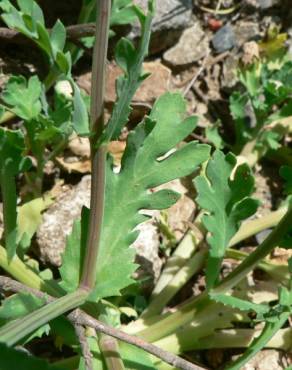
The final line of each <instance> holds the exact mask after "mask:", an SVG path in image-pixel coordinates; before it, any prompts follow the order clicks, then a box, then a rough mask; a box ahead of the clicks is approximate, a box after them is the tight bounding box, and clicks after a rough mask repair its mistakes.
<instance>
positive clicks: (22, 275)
mask: <svg viewBox="0 0 292 370" xmlns="http://www.w3.org/2000/svg"><path fill="white" fill-rule="evenodd" d="M0 266H1V267H2V268H3V269H4V270H5V271H7V272H8V273H9V274H10V275H11V276H13V277H14V278H15V279H17V280H18V281H20V282H21V283H22V284H25V285H27V286H28V287H31V288H34V289H37V290H42V291H45V292H47V293H48V294H50V295H53V296H60V295H62V293H64V292H63V290H62V289H61V288H60V287H59V286H58V285H57V284H56V285H55V286H53V285H52V284H51V282H50V283H47V282H45V281H44V280H43V279H41V278H40V277H39V276H38V275H37V274H36V273H35V272H33V271H32V270H31V269H30V268H29V267H27V266H26V265H25V263H24V262H22V261H21V259H20V258H19V257H18V256H16V255H15V256H14V257H13V259H12V260H11V261H9V260H8V256H7V252H6V249H5V248H3V247H2V246H1V245H0Z"/></svg>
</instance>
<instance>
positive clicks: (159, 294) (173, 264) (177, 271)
mask: <svg viewBox="0 0 292 370" xmlns="http://www.w3.org/2000/svg"><path fill="white" fill-rule="evenodd" d="M286 211H287V208H286V207H283V208H280V209H279V210H277V211H275V212H271V213H269V214H268V215H266V216H263V217H261V218H260V219H256V220H251V221H246V222H244V223H243V224H242V225H241V227H240V229H239V230H238V232H237V233H236V234H235V235H234V237H233V238H232V240H231V241H230V243H229V247H232V246H234V245H235V244H237V243H239V242H241V241H242V240H244V239H246V238H248V237H250V236H252V235H254V234H256V233H258V232H260V231H261V230H264V229H267V228H270V227H274V226H276V225H277V224H278V222H279V221H280V220H281V218H282V217H283V216H284V214H285V212H286ZM198 223H199V220H196V224H197V229H198ZM203 237H204V234H203V232H202V231H200V232H199V229H198V232H197V233H196V237H195V238H194V237H193V236H192V233H191V232H188V233H187V234H186V236H185V237H184V238H183V240H182V242H181V243H180V244H179V246H178V247H177V249H176V250H175V252H174V254H173V256H171V257H170V258H169V260H168V262H167V264H166V266H165V268H164V270H163V273H162V275H161V277H160V278H159V280H158V282H157V285H156V286H155V289H154V291H153V293H152V300H151V302H150V305H149V306H148V307H147V309H146V310H145V311H144V312H143V314H142V315H141V318H143V319H144V318H149V317H151V316H153V315H156V314H159V313H160V312H161V311H162V309H163V308H164V307H165V306H166V304H167V303H168V302H169V301H170V299H171V298H172V297H173V296H174V295H175V294H176V293H177V292H178V291H179V290H180V289H181V288H182V287H183V286H184V285H185V284H186V283H187V281H189V279H190V278H191V277H192V276H193V275H194V274H195V273H197V272H198V271H199V270H200V269H201V268H202V266H203V264H204V261H205V258H206V256H207V250H206V249H205V248H204V247H202V249H201V250H200V251H199V252H198V253H196V254H194V256H192V253H193V252H194V250H195V248H196V243H198V242H200V241H201V240H202V239H203ZM228 253H229V255H230V254H232V253H233V251H232V250H231V249H230V250H229V251H228V252H227V254H228ZM236 253H237V251H234V254H236ZM239 253H240V252H239ZM243 256H246V255H244V254H243ZM237 257H238V255H237ZM241 257H242V255H241ZM241 259H242V258H241ZM261 268H262V269H263V270H265V271H267V266H266V265H264V266H261ZM275 268H276V266H275ZM269 271H270V272H271V273H273V271H274V270H273V269H270V270H268V271H267V272H269ZM284 274H285V272H284ZM281 276H283V274H281ZM285 276H286V275H285Z"/></svg>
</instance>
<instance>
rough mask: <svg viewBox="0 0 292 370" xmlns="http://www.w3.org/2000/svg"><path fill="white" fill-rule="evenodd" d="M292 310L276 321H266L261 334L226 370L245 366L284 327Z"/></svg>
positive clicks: (235, 369) (236, 369)
mask: <svg viewBox="0 0 292 370" xmlns="http://www.w3.org/2000/svg"><path fill="white" fill-rule="evenodd" d="M289 316H290V312H288V313H287V312H285V313H282V314H281V315H280V317H279V318H278V321H276V322H266V323H265V327H264V329H263V331H262V332H261V334H260V336H259V337H257V338H255V339H254V340H253V341H252V343H251V344H250V346H249V347H248V348H247V349H246V351H245V352H244V354H243V355H242V356H240V357H239V358H238V359H237V360H236V361H235V362H233V363H232V364H230V366H227V367H226V370H240V369H242V368H243V366H244V365H245V364H246V363H247V362H248V361H249V360H250V359H252V358H253V357H254V356H255V355H256V354H257V353H258V352H259V351H260V350H261V349H262V348H264V347H265V346H266V345H267V343H268V342H269V341H270V340H271V339H272V338H273V337H274V335H275V334H276V333H277V332H278V331H279V330H280V329H281V328H282V326H283V325H284V324H285V322H286V321H287V320H288V318H289Z"/></svg>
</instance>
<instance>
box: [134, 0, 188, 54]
mask: <svg viewBox="0 0 292 370" xmlns="http://www.w3.org/2000/svg"><path fill="white" fill-rule="evenodd" d="M134 3H135V4H137V5H139V6H140V7H142V9H144V10H146V9H147V4H148V0H134ZM155 3H156V11H155V16H154V20H153V23H152V36H151V44H150V54H155V53H158V52H160V51H163V50H165V49H166V48H168V47H170V46H172V45H174V44H175V43H176V42H177V40H178V39H179V37H180V35H181V33H182V31H183V30H184V29H186V28H188V27H189V26H190V25H191V24H192V10H193V2H192V0H156V2H155ZM139 35H140V26H139V25H138V24H137V25H135V26H134V27H133V28H132V31H131V33H130V35H129V36H130V37H131V38H133V39H135V38H137V37H138V36H139Z"/></svg>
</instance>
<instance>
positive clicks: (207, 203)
mask: <svg viewBox="0 0 292 370" xmlns="http://www.w3.org/2000/svg"><path fill="white" fill-rule="evenodd" d="M235 165H236V158H235V157H234V156H233V155H232V154H227V155H224V154H223V153H222V152H221V151H219V150H216V151H215V152H214V154H213V156H212V158H211V159H210V161H209V162H208V165H207V168H206V174H205V175H201V176H199V177H197V178H196V179H195V181H194V183H195V186H196V189H197V192H198V197H197V199H196V200H197V202H198V204H199V206H200V207H201V208H202V209H204V210H205V211H207V214H205V215H204V216H203V218H202V222H203V224H204V226H205V228H206V229H207V231H208V232H209V234H210V235H209V236H208V238H207V240H208V243H209V245H210V250H209V256H208V260H207V271H206V278H207V286H208V288H211V287H213V286H214V284H215V283H216V280H217V278H218V276H219V273H220V268H221V262H222V260H223V258H224V254H225V250H226V248H227V246H228V243H229V241H230V240H231V238H232V237H233V236H234V234H235V233H236V232H237V230H238V228H239V226H240V222H241V221H242V220H244V219H245V218H247V217H249V216H251V215H252V214H254V213H255V211H256V209H257V206H258V202H257V201H256V200H254V199H251V198H249V195H250V194H251V193H252V191H253V187H254V179H253V177H252V174H251V171H250V169H249V167H248V165H247V164H242V165H240V166H238V167H237V169H236V171H235V174H234V178H233V179H231V174H232V171H233V169H234V167H235Z"/></svg>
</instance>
